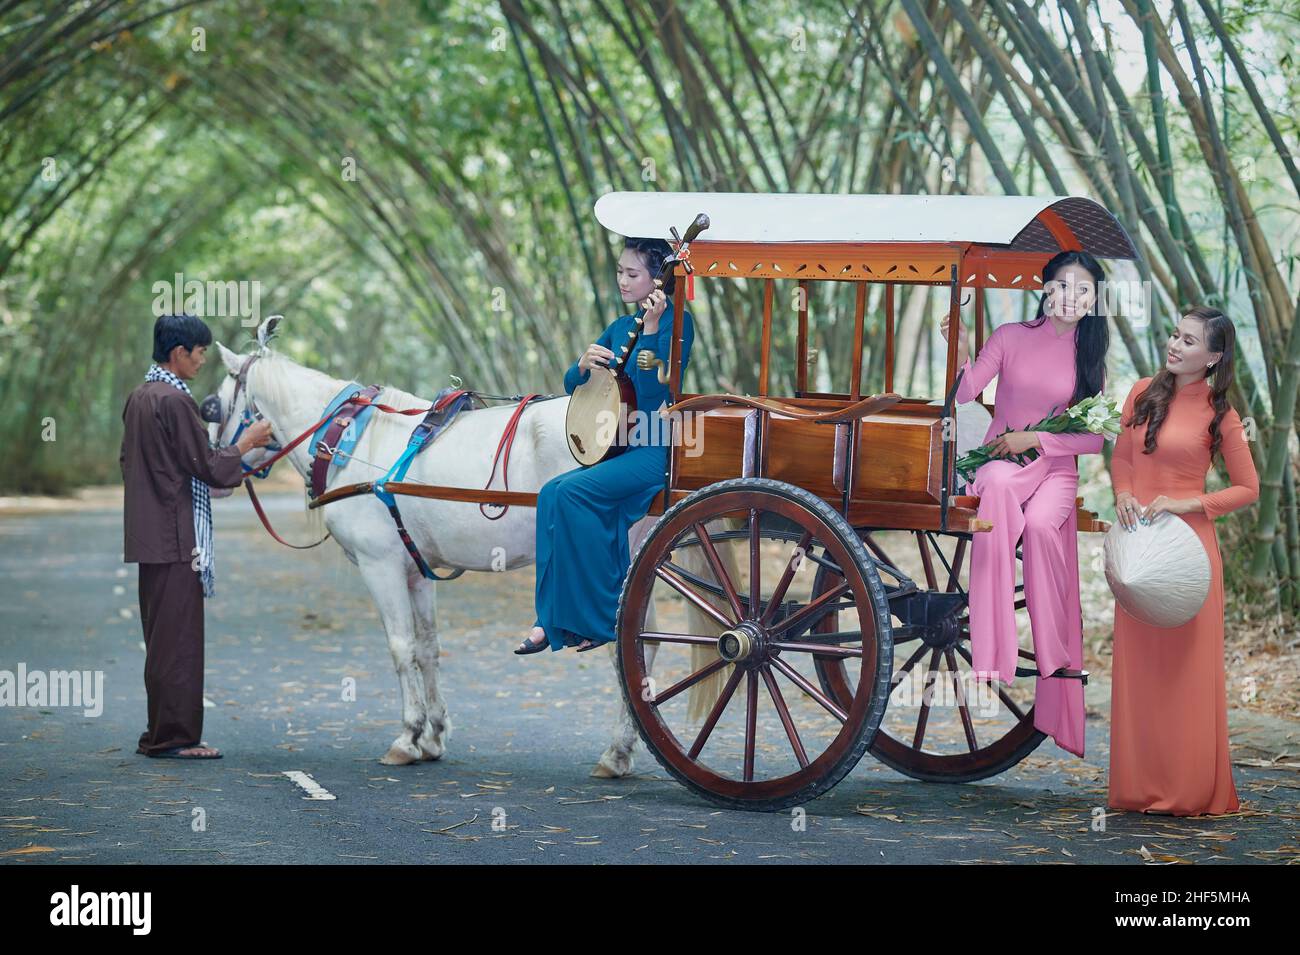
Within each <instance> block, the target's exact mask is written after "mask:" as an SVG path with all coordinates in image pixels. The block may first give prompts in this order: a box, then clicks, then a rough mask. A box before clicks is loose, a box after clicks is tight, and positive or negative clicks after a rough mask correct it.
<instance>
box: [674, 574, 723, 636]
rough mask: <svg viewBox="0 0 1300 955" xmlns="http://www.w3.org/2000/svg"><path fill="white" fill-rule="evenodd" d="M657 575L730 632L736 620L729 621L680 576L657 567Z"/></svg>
mask: <svg viewBox="0 0 1300 955" xmlns="http://www.w3.org/2000/svg"><path fill="white" fill-rule="evenodd" d="M655 575H656V576H657V577H658V578H659V579H660V580H663V581H665V582H666V583H667V584H668V585H669V586H670V587H672V588H673V589H674V590H676V591H677V592H678V593H679V594H681V595H682V596H683V597H685V598H686V599H687V600H689V601H690V602H691V603H693V604H694V605H695V607H696V608H697V609H698V610H699V611H700V612H701V613H703V614H704V615H705V616H707V617H712V618H713V619H714V620H716V621H717V622H718V624H719V625H721V626H723V627H725V628H726V629H728V630H730V629H731V628H732V627H733V626H734V625H735V621H734V620H729V619H728V618H727V616H726V614H724V613H723V612H722V611H721V610H719V609H718V608H717V607H715V606H713V604H711V603H709V602H708V601H707V600H705V599H704V598H703V597H701V596H700V595H699V594H697V593H696V592H695V591H694V590H692V589H691V588H690V587H689V586H688V585H687V583H686V581H685V580H683V579H682V578H681V577H680V576H679V575H678V574H676V573H674V572H673V571H671V570H669V569H668V568H667V567H656V568H655Z"/></svg>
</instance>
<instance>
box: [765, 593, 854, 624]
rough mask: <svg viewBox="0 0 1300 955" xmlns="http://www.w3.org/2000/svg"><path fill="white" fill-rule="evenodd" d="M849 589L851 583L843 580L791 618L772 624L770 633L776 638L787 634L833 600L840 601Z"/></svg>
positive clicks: (805, 605) (797, 611)
mask: <svg viewBox="0 0 1300 955" xmlns="http://www.w3.org/2000/svg"><path fill="white" fill-rule="evenodd" d="M848 589H849V582H848V581H847V580H841V581H840V582H839V583H838V584H836V585H835V586H834V587H832V588H831V589H830V590H827V591H826V592H825V593H823V594H822V595H821V596H819V597H817V598H816V599H815V600H810V601H808V603H806V604H804V605H803V606H802V607H800V608H799V609H798V610H796V611H795V612H794V613H792V614H790V616H788V617H786V618H784V619H783V620H778V621H777V622H776V623H774V624H772V626H771V627H769V628H768V630H769V632H770V633H771V634H772V635H773V636H776V635H777V634H781V633H785V631H787V630H790V629H791V628H793V627H796V626H798V625H799V624H800V623H802V622H803V621H805V620H807V619H808V618H809V617H811V616H812V615H813V614H815V613H818V612H819V611H820V610H821V608H822V607H824V606H825V605H826V604H828V603H830V602H831V601H832V600H838V599H839V597H840V595H841V594H843V593H844V592H845V591H847V590H848Z"/></svg>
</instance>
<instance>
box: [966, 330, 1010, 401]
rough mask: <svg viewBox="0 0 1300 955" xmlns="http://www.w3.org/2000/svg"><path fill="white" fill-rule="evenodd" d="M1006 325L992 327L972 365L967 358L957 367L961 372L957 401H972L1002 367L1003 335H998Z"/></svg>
mask: <svg viewBox="0 0 1300 955" xmlns="http://www.w3.org/2000/svg"><path fill="white" fill-rule="evenodd" d="M1005 327H1006V326H1004V325H999V326H998V327H997V328H995V329H993V334H992V335H990V336H989V337H988V340H987V341H985V342H984V347H983V348H981V349H980V353H979V355H978V356H977V357H976V359H975V363H974V364H973V365H972V364H971V361H970V359H969V358H967V359H966V363H965V364H963V365H962V366H961V368H959V369H957V370H958V371H960V372H963V374H962V379H961V384H959V385H958V386H957V403H958V404H959V405H960V404H965V403H966V402H968V401H974V400H975V399H976V398H977V397H979V393H980V392H981V391H983V390H984V389H985V388H987V387H988V384H989V382H990V381H992V380H993V379H994V378H995V377H996V376H997V374H998V372H999V371H1001V369H1002V339H1003V338H1004V336H1002V335H999V334H998V332H1000V331H1002V329H1003V328H1005Z"/></svg>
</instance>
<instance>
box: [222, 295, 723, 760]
mask: <svg viewBox="0 0 1300 955" xmlns="http://www.w3.org/2000/svg"><path fill="white" fill-rule="evenodd" d="M268 321H270V320H269V319H268ZM266 329H267V326H266V324H265V323H264V324H263V328H261V329H259V341H265V340H266V339H265V334H266ZM216 344H217V348H218V350H219V351H220V354H221V360H222V362H223V363H224V364H225V366H226V369H227V370H228V372H229V376H228V377H227V378H226V379H225V380H224V381H223V382H222V385H221V388H220V389H219V391H218V395H219V397H220V399H221V404H222V408H223V409H226V414H225V420H224V423H223V425H222V426H221V428H220V429H219V430H220V432H221V433H220V435H219V438H218V441H219V443H220V444H222V445H225V444H228V443H229V442H230V440H231V438H232V436H233V434H234V432H235V428H236V426H237V423H238V421H239V420H240V419H241V417H242V416H243V414H244V410H245V408H246V407H248V404H249V402H250V400H251V403H252V407H253V409H254V410H255V411H256V412H257V413H258V414H260V415H261V416H262V417H264V418H265V419H266V420H267V421H268V422H269V423H270V424H271V428H272V433H273V434H274V437H275V440H276V441H277V442H279V443H280V444H281V445H286V444H288V443H289V442H290V441H292V440H293V439H294V438H295V437H297V436H298V435H299V434H301V433H302V432H303V431H305V430H306V429H307V428H308V427H310V426H311V425H312V424H314V423H315V422H317V421H319V420H320V418H321V416H322V415H323V414H324V413H325V409H326V407H327V406H328V404H329V402H330V401H331V399H333V398H334V397H335V396H336V395H337V394H338V393H339V392H340V391H341V390H342V389H343V387H344V386H345V385H346V384H347V383H348V382H346V381H343V380H341V379H338V378H332V377H330V376H329V375H326V374H324V373H323V372H319V371H315V370H313V369H311V368H306V367H304V366H302V365H299V364H298V363H296V362H294V361H293V360H291V359H289V358H287V357H285V356H284V355H281V354H279V353H277V352H275V351H274V350H272V349H270V348H266V347H263V348H261V349H260V350H259V353H258V355H259V357H258V360H257V361H255V362H253V363H252V365H251V366H249V367H248V370H247V373H246V385H245V387H244V388H243V389H240V390H239V393H238V397H236V376H237V375H238V374H239V371H240V369H241V368H243V367H244V366H245V362H246V361H247V359H248V358H249V357H250V356H247V355H240V354H236V353H235V352H232V351H231V350H230V349H228V348H226V347H225V346H224V345H222V344H221V343H220V342H217V343H216ZM232 399H233V401H234V404H233V407H232ZM376 401H378V402H381V403H383V404H386V405H389V406H391V407H394V408H398V409H407V408H427V407H428V406H429V405H430V404H431V402H430V401H429V400H428V399H425V398H420V397H417V396H416V395H412V394H409V393H407V392H405V391H400V390H398V389H396V388H384V390H383V391H382V392H380V394H379V395H378V397H377V398H376ZM568 403H569V402H568V398H567V397H563V398H556V399H552V400H548V401H541V402H536V403H533V404H531V405H529V406H528V408H527V409H526V410H525V411H524V412H523V414H522V415H521V417H520V420H519V425H518V430H517V432H516V435H515V440H514V444H513V447H512V451H511V460H510V488H511V490H518V491H531V492H536V491H538V490H540V489H541V487H542V485H543V484H545V483H546V482H547V481H548V480H550V479H551V478H553V477H555V476H556V475H558V474H561V473H563V472H565V471H569V470H572V469H573V468H574V467H576V466H577V464H576V462H575V461H574V459H573V456H572V455H571V454H570V453H569V450H568V446H567V442H566V440H565V437H564V420H565V412H566V410H567V408H568ZM513 411H514V406H512V405H503V406H499V407H493V408H483V409H476V410H474V411H470V412H465V413H462V414H461V415H459V416H457V417H456V418H455V419H453V421H452V423H451V424H449V425H448V426H447V427H446V428H444V429H443V430H442V432H441V433H439V435H438V437H437V438H436V439H435V440H434V441H433V443H432V444H431V445H430V446H429V447H428V448H427V449H425V451H423V452H422V453H421V454H419V455H417V456H416V457H415V459H414V462H413V464H412V465H411V468H410V470H409V471H408V473H407V478H406V480H408V481H413V482H420V483H424V484H438V485H447V486H453V487H466V488H482V487H485V486H486V485H487V483H488V478H489V475H490V474H491V471H492V458H493V455H494V454H495V451H496V447H497V443H498V441H499V440H500V437H501V434H502V432H503V430H504V428H505V425H506V421H507V419H508V418H509V417H510V415H511V414H512V412H513ZM421 420H422V416H421V415H395V414H389V413H384V412H381V411H379V410H378V409H376V410H375V411H373V412H371V417H370V421H369V423H368V425H367V427H366V429H365V431H364V432H363V433H362V435H361V438H360V440H359V441H358V443H357V445H356V447H355V449H354V450H353V455H354V460H353V461H352V462H351V463H349V464H348V466H347V467H346V468H336V467H331V469H330V471H331V473H330V475H329V478H328V480H327V483H326V487H327V488H333V487H338V486H342V485H345V484H351V483H356V482H359V481H364V480H373V479H375V478H377V477H379V476H380V474H379V472H377V471H373V470H371V471H368V472H365V473H362V471H363V466H362V465H361V464H360V462H362V461H366V462H371V463H373V464H378V465H382V466H384V467H388V466H390V465H391V464H392V463H393V462H394V461H396V460H397V458H398V457H399V456H400V454H401V453H402V451H403V450H404V449H405V448H406V445H407V440H408V438H409V437H410V435H411V433H412V432H413V431H414V430H415V428H416V426H417V425H418V424H419V423H420V421H421ZM311 445H312V441H311V439H308V440H307V441H304V442H303V443H302V444H300V445H299V446H298V447H297V448H295V449H294V450H293V451H291V452H289V454H288V455H287V456H286V458H285V460H287V461H288V462H289V463H290V464H291V465H292V466H293V468H294V469H295V470H296V471H297V472H298V473H299V474H300V475H302V477H303V478H304V480H306V479H307V477H308V475H309V474H310V471H311V459H312V456H313V453H314V449H313V448H312V446H311ZM270 456H271V454H270V452H268V451H266V449H258V450H255V451H253V452H250V454H249V455H247V456H246V457H245V463H246V464H248V465H249V466H251V467H254V468H256V467H259V466H260V464H261V462H263V461H265V460H267V459H268V458H269V457H270ZM500 486H501V484H500V477H499V476H498V477H497V479H496V481H495V482H494V487H500ZM399 503H400V506H401V509H402V519H403V522H404V523H405V524H406V528H407V530H408V531H409V533H410V535H411V537H412V539H413V540H414V541H415V543H416V546H417V547H418V548H419V550H420V553H421V554H422V555H423V556H424V559H425V561H426V562H427V563H428V564H429V565H430V566H431V567H450V568H463V569H465V570H479V571H499V570H509V569H513V568H517V567H523V566H524V565H526V564H530V563H532V562H533V560H534V558H535V553H534V551H535V546H534V545H535V541H534V530H535V526H536V511H535V509H534V508H531V507H519V506H512V507H510V509H509V511H508V512H507V513H506V514H505V516H503V517H502V518H500V519H499V520H495V521H490V520H487V519H485V518H484V517H483V516H482V514H481V513H480V512H479V509H478V507H477V506H476V505H472V504H466V503H464V502H451V501H440V500H431V499H426V498H414V497H404V498H400V499H399ZM321 511H323V512H324V525H325V527H326V528H327V529H328V530H329V532H330V535H331V536H332V537H333V539H334V540H335V541H336V542H337V543H338V544H339V546H340V547H342V548H343V552H344V553H345V554H346V555H347V558H348V560H350V561H351V562H352V563H353V564H355V565H356V567H357V569H358V571H359V572H360V574H361V579H362V580H363V581H364V583H365V585H366V587H367V588H368V589H369V591H370V595H371V597H372V598H373V599H374V602H375V606H376V608H377V609H378V611H379V615H380V619H381V620H382V622H383V625H384V630H385V631H386V633H387V636H388V649H389V652H390V653H391V655H392V658H393V665H394V666H395V667H396V669H397V681H398V686H399V688H400V690H401V697H402V732H401V733H400V734H399V735H398V737H397V738H396V739H395V740H393V743H392V745H391V746H390V747H389V748H388V752H387V753H386V754H384V756H383V757H382V758H381V759H380V762H382V763H387V764H389V765H406V764H409V763H414V762H416V761H418V760H421V759H438V758H439V757H441V756H442V755H443V753H444V752H446V748H447V742H448V739H449V738H450V734H451V720H450V718H449V717H448V715H447V706H446V704H445V702H444V701H443V698H442V694H441V693H440V692H439V689H438V665H439V664H438V657H439V647H438V624H437V613H436V602H435V589H434V582H433V581H431V580H429V579H427V578H426V577H424V576H423V575H422V574H421V573H420V571H419V569H418V568H417V567H416V566H415V562H414V561H413V560H412V559H411V556H410V554H409V553H407V550H406V548H405V546H404V545H403V544H402V541H401V539H400V538H399V536H398V533H397V529H396V526H395V524H394V522H393V519H392V517H391V515H390V514H389V513H388V509H387V508H386V507H385V506H384V505H383V504H382V503H381V502H380V501H379V500H377V499H376V498H375V496H374V495H373V494H366V495H360V496H358V497H354V498H349V499H345V500H341V501H336V502H333V503H330V504H328V505H326V506H324V507H323V508H321V509H320V511H312V512H311V513H312V514H313V515H317V514H319V513H320V512H321ZM654 520H655V518H652V517H649V516H647V517H645V518H643V519H642V520H641V521H639V522H638V523H637V524H635V525H634V526H633V527H632V530H631V533H630V535H629V536H630V539H631V540H630V546H631V547H632V550H633V552H635V548H636V544H637V542H638V541H639V540H640V539H641V537H642V536H643V535H644V534H645V532H646V531H647V530H648V529H649V527H650V525H651V524H652V523H653V522H654ZM696 561H698V562H699V563H698V566H697V567H692V568H691V569H692V570H695V571H696V572H699V573H701V574H703V575H704V576H706V578H707V577H708V576H709V571H708V570H707V569H706V568H705V566H704V565H703V563H702V558H698V557H694V556H689V557H687V558H685V559H684V561H683V563H687V562H690V563H695V562H696ZM688 619H689V621H690V624H691V626H692V630H691V632H693V633H712V632H715V631H717V629H718V628H717V626H716V625H715V624H713V623H712V621H710V620H708V618H705V617H704V616H703V615H702V614H700V613H699V611H698V610H695V609H694V608H689V609H688ZM696 627H700V628H709V627H711V628H712V629H694V628H696ZM653 649H654V645H653V644H651V645H649V646H648V648H647V655H648V656H650V657H651V659H649V660H647V663H651V662H653V657H652V653H653ZM705 650H706V651H707V652H712V651H709V650H708V648H705ZM600 652H606V653H608V652H609V651H600ZM609 655H610V657H611V658H612V659H613V660H614V665H615V667H617V665H618V663H617V657H616V656H615V655H614V654H613V653H610V654H609ZM697 659H701V660H704V661H707V657H703V656H700V657H697ZM697 668H698V667H697ZM697 688H698V692H696V693H695V694H694V695H693V696H692V698H691V711H692V712H693V713H698V712H699V711H700V710H701V709H702V708H705V707H706V706H707V702H709V701H711V699H712V698H713V697H714V696H716V692H717V681H716V680H715V679H713V678H710V679H709V680H704V681H701V683H700V684H697ZM697 688H693V691H694V690H696V689H697ZM636 740H637V732H636V725H635V723H634V722H633V719H632V715H631V712H630V710H628V708H627V706H626V705H624V706H623V707H622V712H621V714H620V717H619V720H618V724H617V726H616V728H615V732H614V736H613V739H612V740H611V742H610V744H609V747H608V748H607V749H606V750H605V752H604V754H603V755H602V756H601V757H600V760H599V762H598V763H597V765H596V768H595V769H594V770H593V771H592V775H594V776H600V777H618V776H625V775H627V774H628V773H630V772H631V771H632V749H633V746H634V745H635V743H636Z"/></svg>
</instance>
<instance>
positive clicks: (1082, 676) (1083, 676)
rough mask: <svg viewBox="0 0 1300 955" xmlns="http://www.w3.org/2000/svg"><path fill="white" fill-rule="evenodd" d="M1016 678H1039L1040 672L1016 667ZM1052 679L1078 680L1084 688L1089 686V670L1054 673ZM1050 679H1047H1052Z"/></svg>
mask: <svg viewBox="0 0 1300 955" xmlns="http://www.w3.org/2000/svg"><path fill="white" fill-rule="evenodd" d="M1016 676H1038V670H1037V669H1035V668H1034V667H1016ZM1052 677H1055V678H1056V679H1058V680H1078V681H1079V682H1081V683H1082V684H1083V685H1084V686H1087V685H1088V671H1087V670H1066V671H1065V672H1064V673H1060V674H1057V673H1053V674H1052ZM1052 677H1048V678H1047V679H1051V678H1052Z"/></svg>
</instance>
